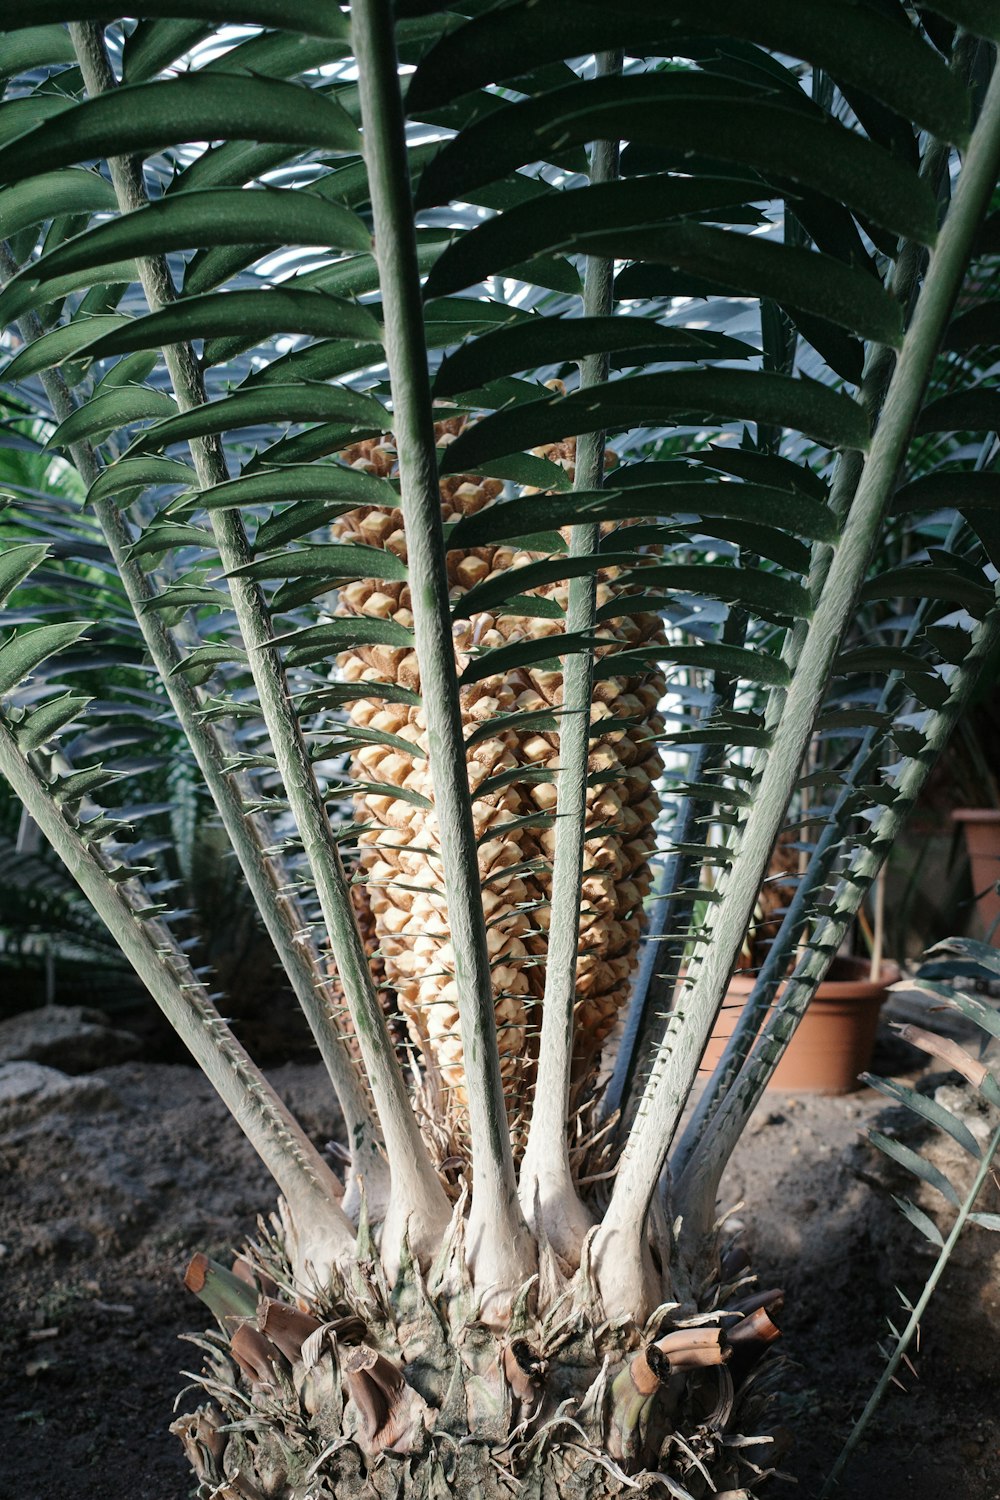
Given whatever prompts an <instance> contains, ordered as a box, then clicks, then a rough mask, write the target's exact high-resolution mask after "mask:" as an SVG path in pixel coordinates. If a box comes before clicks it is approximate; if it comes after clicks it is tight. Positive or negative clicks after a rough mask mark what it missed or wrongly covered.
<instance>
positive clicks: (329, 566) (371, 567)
mask: <svg viewBox="0 0 1000 1500" xmlns="http://www.w3.org/2000/svg"><path fill="white" fill-rule="evenodd" d="M226 577H227V578H257V579H265V578H317V577H319V578H323V579H335V580H337V581H338V582H341V583H343V582H346V581H347V580H348V579H351V578H391V579H395V580H405V578H406V564H405V563H404V562H403V561H402V559H401V558H398V557H397V556H396V554H395V553H394V552H388V551H386V550H385V548H383V547H366V546H364V545H363V544H362V543H361V542H343V543H341V542H326V543H319V542H317V543H313V544H312V545H311V546H309V547H303V548H300V549H296V550H294V551H292V550H287V551H284V552H277V553H275V554H273V555H272V556H270V557H259V558H257V559H256V561H254V562H252V563H245V564H244V565H243V567H241V568H234V569H233V571H232V572H231V573H227V574H226ZM330 587H331V588H332V587H334V585H333V584H332V583H331V585H330Z"/></svg>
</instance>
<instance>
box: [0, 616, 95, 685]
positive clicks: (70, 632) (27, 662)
mask: <svg viewBox="0 0 1000 1500" xmlns="http://www.w3.org/2000/svg"><path fill="white" fill-rule="evenodd" d="M87 629H89V625H88V624H87V623H86V622H83V623H72V624H69V623H67V624H64V625H38V626H36V627H35V629H34V630H19V631H18V632H17V633H16V634H15V635H14V636H12V637H11V639H10V640H8V641H5V642H4V644H3V645H2V646H0V694H2V693H9V692H10V690H11V689H12V688H15V687H17V685H18V684H19V683H21V682H23V681H24V679H25V678H26V677H28V676H29V675H30V674H31V673H32V672H33V671H34V670H35V668H36V667H38V666H40V665H41V663H42V662H43V661H45V659H46V658H47V657H49V656H53V655H55V654H56V652H59V651H64V650H65V649H66V647H67V646H71V645H72V644H73V642H74V641H78V640H79V639H80V637H81V636H82V635H83V632H84V631H85V630H87Z"/></svg>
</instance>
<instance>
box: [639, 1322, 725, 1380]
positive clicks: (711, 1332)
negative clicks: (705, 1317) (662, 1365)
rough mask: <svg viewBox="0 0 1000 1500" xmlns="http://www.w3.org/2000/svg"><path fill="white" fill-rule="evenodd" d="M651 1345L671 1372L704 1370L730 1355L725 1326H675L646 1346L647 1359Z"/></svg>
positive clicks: (723, 1360)
mask: <svg viewBox="0 0 1000 1500" xmlns="http://www.w3.org/2000/svg"><path fill="white" fill-rule="evenodd" d="M652 1349H655V1350H656V1351H657V1352H658V1354H659V1355H661V1356H662V1357H663V1358H664V1359H665V1360H666V1361H667V1365H668V1368H669V1372H670V1373H671V1374H672V1373H673V1372H674V1371H676V1370H704V1369H709V1368H711V1366H713V1365H724V1364H726V1363H727V1361H728V1360H729V1359H730V1358H731V1355H732V1350H731V1349H730V1347H729V1342H728V1340H727V1337H726V1333H725V1330H724V1329H722V1328H719V1327H717V1326H711V1327H703V1328H676V1329H674V1331H673V1332H672V1333H667V1334H664V1336H663V1338H660V1339H657V1340H656V1341H655V1343H654V1344H652V1345H651V1346H650V1349H647V1351H646V1355H647V1359H648V1358H649V1355H650V1352H651V1350H652ZM661 1379H662V1376H661Z"/></svg>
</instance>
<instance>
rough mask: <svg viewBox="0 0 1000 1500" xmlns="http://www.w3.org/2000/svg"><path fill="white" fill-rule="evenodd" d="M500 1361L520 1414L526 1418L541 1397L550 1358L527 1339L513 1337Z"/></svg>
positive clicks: (505, 1347)
mask: <svg viewBox="0 0 1000 1500" xmlns="http://www.w3.org/2000/svg"><path fill="white" fill-rule="evenodd" d="M500 1362H501V1365H502V1368H503V1373H504V1378H505V1380H506V1381H507V1384H508V1385H509V1386H510V1388H511V1392H512V1393H513V1396H514V1399H515V1401H517V1402H518V1403H519V1405H520V1411H519V1415H520V1416H521V1417H522V1418H524V1417H526V1416H528V1415H529V1414H530V1413H531V1412H533V1411H534V1409H535V1407H536V1406H537V1405H538V1402H539V1401H540V1399H541V1396H542V1392H543V1390H544V1387H545V1376H546V1374H547V1372H548V1368H549V1364H548V1360H546V1359H543V1358H542V1356H541V1355H540V1354H539V1353H537V1351H536V1350H534V1349H532V1347H531V1345H530V1344H529V1343H528V1341H527V1340H526V1339H513V1340H512V1341H511V1342H510V1343H509V1344H505V1345H504V1348H503V1353H502V1354H501V1356H500Z"/></svg>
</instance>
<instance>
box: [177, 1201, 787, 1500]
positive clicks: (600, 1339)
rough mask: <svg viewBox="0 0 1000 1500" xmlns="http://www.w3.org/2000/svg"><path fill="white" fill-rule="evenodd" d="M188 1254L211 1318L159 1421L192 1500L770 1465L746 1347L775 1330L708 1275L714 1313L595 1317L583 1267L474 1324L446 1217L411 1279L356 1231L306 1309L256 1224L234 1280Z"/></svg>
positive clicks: (765, 1402)
mask: <svg viewBox="0 0 1000 1500" xmlns="http://www.w3.org/2000/svg"><path fill="white" fill-rule="evenodd" d="M196 1259H198V1260H200V1261H201V1263H202V1264H201V1266H200V1267H199V1268H198V1273H197V1276H196V1277H194V1278H192V1277H191V1276H190V1275H189V1285H190V1286H192V1288H193V1289H195V1290H198V1292H199V1295H201V1296H202V1297H203V1299H204V1300H206V1301H209V1298H210V1297H211V1299H212V1300H211V1303H210V1305H211V1306H212V1308H213V1311H215V1313H216V1316H217V1317H218V1318H219V1325H220V1326H219V1328H217V1329H216V1330H214V1331H213V1332H211V1333H209V1334H207V1335H205V1336H203V1337H198V1338H195V1339H193V1342H194V1343H196V1344H197V1345H198V1346H199V1347H200V1348H201V1349H202V1351H203V1353H204V1355H205V1364H204V1368H203V1372H202V1383H203V1385H204V1388H205V1391H206V1394H207V1396H208V1398H209V1399H208V1401H207V1403H206V1404H203V1405H201V1406H199V1407H198V1409H197V1410H196V1411H194V1412H192V1413H190V1414H188V1415H186V1416H183V1417H181V1418H180V1419H179V1420H178V1421H177V1422H175V1423H174V1424H173V1427H172V1429H171V1430H172V1431H173V1432H175V1433H176V1434H177V1435H178V1436H179V1437H180V1439H181V1441H182V1442H183V1444H184V1447H185V1449H186V1451H187V1455H188V1457H189V1459H190V1461H191V1463H192V1466H193V1468H194V1470H195V1473H196V1475H197V1478H198V1481H199V1487H198V1491H197V1494H198V1496H199V1500H210V1497H211V1500H334V1497H336V1500H346V1497H349V1496H353V1495H358V1496H360V1495H361V1494H362V1493H365V1494H366V1495H368V1496H373V1495H377V1496H380V1497H383V1500H401V1497H409V1496H413V1497H425V1496H426V1497H434V1500H443V1497H444V1496H446V1495H447V1496H450V1495H453V1494H460V1495H465V1494H467V1495H470V1496H475V1497H476V1500H494V1497H495V1500H510V1497H511V1496H513V1495H514V1494H517V1496H518V1497H519V1500H523V1497H525V1496H536V1495H537V1496H539V1497H541V1496H545V1497H548V1496H552V1497H553V1500H555V1497H556V1496H557V1495H558V1496H567V1495H570V1496H580V1497H581V1500H583V1497H587V1500H600V1497H609V1500H610V1497H612V1496H618V1495H624V1494H625V1493H626V1492H632V1493H634V1492H635V1491H636V1490H640V1491H642V1492H644V1493H650V1494H655V1495H663V1496H672V1497H675V1500H702V1497H705V1496H709V1495H719V1496H725V1495H727V1494H728V1495H729V1496H730V1500H735V1496H736V1495H740V1496H751V1495H753V1494H755V1493H756V1492H757V1490H758V1488H759V1486H760V1485H761V1483H763V1482H764V1480H766V1479H767V1478H768V1477H770V1476H771V1475H773V1474H774V1472H775V1465H776V1458H777V1455H778V1453H779V1449H780V1447H781V1444H780V1443H776V1442H775V1440H774V1436H773V1432H772V1430H771V1429H772V1428H773V1421H772V1420H771V1417H770V1408H771V1400H772V1398H771V1396H770V1394H769V1390H770V1387H771V1386H772V1385H773V1381H774V1373H775V1371H776V1370H777V1369H779V1368H780V1365H779V1364H778V1362H775V1361H772V1360H771V1359H769V1358H767V1359H763V1360H762V1359H761V1358H760V1356H761V1354H762V1353H763V1352H764V1349H765V1347H766V1346H767V1344H768V1343H769V1342H770V1339H772V1338H773V1337H775V1336H776V1332H777V1330H776V1329H775V1328H774V1325H773V1323H771V1322H770V1321H769V1318H768V1314H767V1312H766V1310H765V1308H763V1307H757V1308H756V1310H755V1311H753V1312H752V1313H751V1314H750V1316H748V1315H747V1312H746V1308H747V1301H748V1299H747V1298H746V1296H745V1295H744V1296H743V1300H742V1302H741V1301H740V1298H739V1295H736V1293H737V1289H736V1288H734V1287H716V1288H715V1290H714V1293H713V1294H712V1295H711V1296H710V1297H709V1299H708V1301H709V1303H710V1304H714V1311H707V1312H702V1313H698V1314H696V1315H694V1316H693V1317H687V1318H685V1319H684V1320H683V1322H678V1321H677V1320H676V1314H677V1312H678V1309H677V1308H676V1306H669V1305H668V1306H664V1307H663V1308H661V1309H659V1311H658V1314H657V1315H656V1317H655V1318H654V1319H653V1320H651V1321H650V1323H649V1324H647V1325H646V1327H645V1328H643V1329H640V1328H637V1327H634V1326H632V1327H629V1326H623V1325H620V1324H617V1323H616V1324H608V1323H607V1322H606V1321H602V1320H601V1319H600V1314H599V1310H598V1309H597V1306H596V1303H595V1299H594V1296H593V1293H592V1289H591V1288H590V1286H589V1283H588V1279H587V1273H586V1268H584V1270H583V1271H582V1272H581V1273H580V1275H579V1276H578V1277H577V1278H576V1280H575V1281H574V1282H573V1283H570V1284H569V1285H568V1286H567V1287H566V1289H565V1293H564V1295H563V1296H562V1297H560V1298H558V1299H557V1300H556V1302H555V1303H554V1304H553V1305H552V1306H551V1307H550V1308H549V1309H548V1310H547V1312H546V1313H545V1314H544V1316H539V1314H538V1312H537V1311H536V1310H535V1302H534V1297H535V1286H534V1283H532V1284H529V1286H527V1287H526V1288H525V1289H524V1293H523V1295H522V1297H521V1298H520V1299H518V1301H517V1302H516V1304H515V1307H514V1310H513V1313H512V1316H511V1319H510V1322H509V1324H508V1325H507V1326H506V1327H505V1328H503V1329H499V1330H498V1329H495V1328H489V1327H486V1326H485V1325H484V1324H483V1323H481V1322H479V1321H478V1319H477V1315H476V1314H477V1309H476V1306H475V1303H474V1300H473V1297H472V1294H471V1289H470V1286H469V1284H468V1280H467V1277H466V1275H465V1270H464V1254H463V1246H462V1221H461V1219H460V1217H459V1215H457V1214H456V1219H455V1224H454V1228H453V1233H452V1236H451V1239H450V1242H449V1243H448V1244H446V1245H445V1247H444V1249H443V1251H442V1255H441V1257H440V1258H439V1261H438V1263H437V1264H436V1265H435V1266H434V1267H432V1268H431V1269H430V1271H429V1272H428V1274H427V1276H426V1277H425V1276H424V1275H422V1274H421V1272H420V1270H419V1268H418V1267H417V1266H416V1265H414V1263H413V1262H412V1260H411V1259H410V1258H409V1257H408V1256H404V1264H403V1267H402V1269H401V1271H400V1275H399V1277H398V1279H397V1282H396V1284H395V1285H394V1286H393V1288H392V1289H391V1290H390V1289H389V1288H388V1287H387V1286H386V1284H385V1282H384V1280H383V1277H382V1274H381V1270H380V1268H379V1265H378V1261H377V1259H376V1258H375V1256H374V1255H373V1254H372V1247H371V1244H370V1241H367V1236H366V1235H365V1234H362V1242H361V1243H360V1244H359V1258H358V1263H357V1265H356V1267H354V1268H352V1273H351V1276H350V1278H349V1280H345V1281H343V1282H342V1283H341V1284H340V1285H339V1286H338V1287H336V1288H333V1289H331V1292H330V1295H329V1297H328V1298H326V1299H324V1301H323V1304H322V1305H312V1306H311V1307H309V1308H308V1309H306V1307H305V1305H304V1304H303V1302H302V1300H301V1299H298V1298H296V1297H295V1294H294V1290H293V1288H292V1286H291V1282H290V1273H289V1272H288V1269H287V1266H286V1265H285V1264H284V1263H283V1261H282V1258H281V1255H280V1247H279V1245H278V1242H277V1241H275V1240H274V1239H272V1238H270V1237H268V1240H267V1242H266V1244H265V1246H264V1247H263V1251H262V1249H261V1246H255V1247H254V1249H253V1251H252V1252H248V1255H247V1259H246V1260H245V1261H244V1262H242V1263H238V1264H237V1270H238V1272H239V1273H240V1275H241V1276H242V1277H243V1282H242V1288H241V1285H240V1284H239V1283H238V1282H237V1280H236V1278H234V1277H232V1275H231V1273H228V1272H227V1271H225V1270H224V1269H223V1268H222V1267H214V1266H212V1264H211V1263H209V1262H205V1260H204V1257H200V1258H196ZM250 1264H252V1265H253V1267H254V1270H253V1273H251V1272H250V1271H249V1270H248V1266H249V1265H250ZM206 1267H207V1268H208V1269H207V1271H206V1269H205V1268H206ZM248 1283H249V1289H250V1291H251V1293H252V1297H254V1298H256V1299H257V1300H256V1311H255V1313H254V1314H253V1315H251V1316H248V1315H247V1290H248ZM746 1290H747V1284H746V1279H745V1278H744V1279H743V1282H742V1284H741V1285H740V1287H739V1288H738V1292H739V1293H741V1294H745V1293H746ZM723 1293H725V1294H726V1297H727V1299H728V1300H724V1299H723ZM778 1295H779V1294H775V1293H770V1294H764V1296H765V1298H766V1297H771V1298H772V1299H773V1298H774V1297H776V1296H778ZM227 1298H229V1301H228V1302H227V1300H226V1299H227ZM754 1300H755V1299H754V1298H753V1297H751V1298H750V1299H749V1301H750V1302H751V1303H753V1302H754ZM227 1306H231V1307H232V1309H233V1311H231V1312H227V1311H226V1308H227Z"/></svg>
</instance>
